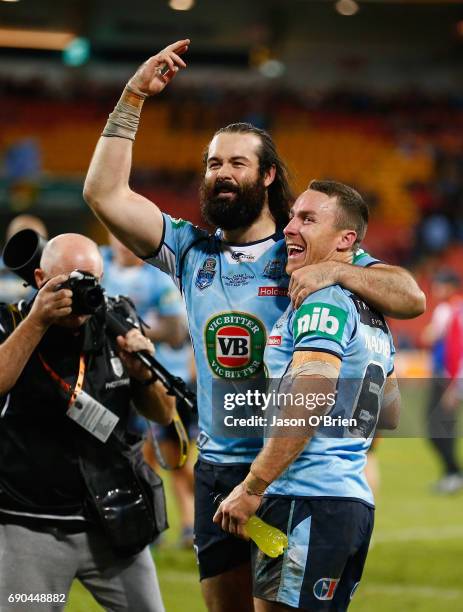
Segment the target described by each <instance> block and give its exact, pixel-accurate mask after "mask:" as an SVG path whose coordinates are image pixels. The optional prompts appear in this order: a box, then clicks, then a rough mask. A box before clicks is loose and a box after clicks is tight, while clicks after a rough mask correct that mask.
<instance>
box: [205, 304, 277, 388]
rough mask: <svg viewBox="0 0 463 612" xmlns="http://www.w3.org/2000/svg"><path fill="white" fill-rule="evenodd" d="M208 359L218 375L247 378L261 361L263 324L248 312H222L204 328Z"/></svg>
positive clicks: (259, 365)
mask: <svg viewBox="0 0 463 612" xmlns="http://www.w3.org/2000/svg"><path fill="white" fill-rule="evenodd" d="M205 339H206V351H207V360H208V362H209V365H210V367H211V369H212V370H213V372H214V373H215V374H216V375H217V376H220V377H221V378H246V377H248V376H252V375H253V374H254V373H255V372H257V370H258V369H259V368H260V367H261V365H262V360H263V351H264V347H265V342H266V334H265V331H264V326H263V325H262V323H261V322H260V321H259V319H257V318H255V317H252V316H251V315H248V314H247V313H239V312H236V313H235V312H230V313H221V314H220V315H216V316H214V317H212V318H211V319H209V321H208V322H207V325H206V329H205Z"/></svg>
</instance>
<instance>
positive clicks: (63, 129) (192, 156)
mask: <svg viewBox="0 0 463 612" xmlns="http://www.w3.org/2000/svg"><path fill="white" fill-rule="evenodd" d="M178 9H184V10H178ZM186 36H188V37H190V38H191V40H192V44H191V50H190V51H189V53H188V58H187V61H188V64H189V67H188V70H187V71H186V72H184V73H182V74H181V75H180V76H179V78H177V79H176V80H175V81H174V83H173V84H172V85H171V86H169V88H168V89H167V90H166V92H164V94H163V95H162V96H160V97H159V98H158V99H156V100H155V101H151V102H149V103H148V104H147V105H146V107H145V110H144V112H143V116H142V125H141V130H140V133H139V135H138V137H137V142H136V146H135V156H134V170H133V177H132V182H133V185H134V187H135V188H136V189H137V190H139V191H141V192H143V193H145V194H146V195H148V196H149V197H151V198H152V199H154V200H155V201H156V202H157V203H158V204H159V205H160V206H161V207H162V208H164V209H165V210H167V211H168V212H170V213H173V214H174V215H175V216H183V217H186V218H188V219H191V220H194V221H197V222H198V223H200V218H199V211H198V204H197V197H196V193H197V186H198V179H199V177H200V174H201V169H202V150H203V149H204V147H205V145H206V144H207V142H208V141H209V139H210V137H211V135H212V134H213V132H214V131H215V130H216V129H217V128H219V127H221V126H223V125H225V124H227V123H230V122H234V121H250V122H252V123H254V124H256V125H258V126H259V127H264V128H266V129H269V130H270V131H271V133H272V135H273V136H274V138H275V140H276V142H277V144H278V147H279V149H280V152H281V154H282V156H283V158H284V159H285V160H286V161H287V163H288V166H289V168H290V170H291V173H292V176H293V182H294V187H295V190H296V192H298V191H301V190H302V189H303V188H304V187H305V186H306V185H307V184H308V182H309V180H310V179H312V178H315V177H316V178H335V179H337V180H341V181H344V182H346V183H348V184H351V185H354V186H356V187H357V188H358V189H359V190H360V191H361V192H362V193H363V194H365V195H366V196H367V198H368V201H369V203H370V205H371V208H372V222H371V225H370V228H369V231H368V237H367V240H366V247H367V248H368V250H369V251H370V252H371V253H372V254H374V255H375V256H377V257H379V258H382V259H384V260H385V261H387V262H389V263H399V264H401V265H405V266H407V267H409V268H410V269H412V270H413V272H414V273H415V274H416V276H417V278H418V280H419V282H420V283H421V285H422V287H423V288H424V290H425V291H426V293H427V294H428V311H427V313H426V314H425V315H423V316H421V317H419V318H417V319H415V320H414V321H394V322H392V328H393V332H394V336H395V340H396V345H397V347H398V349H399V350H400V356H399V359H398V371H399V374H400V375H401V376H410V377H426V376H427V375H428V373H429V365H428V362H429V360H428V354H427V352H426V351H425V350H424V349H423V347H422V345H421V340H420V335H421V332H422V330H423V328H424V326H425V325H426V324H427V322H428V321H429V317H430V313H431V312H432V310H433V306H434V303H433V298H432V296H431V295H430V281H431V278H432V277H433V275H434V274H435V273H436V272H437V271H438V270H440V269H442V268H445V269H448V268H451V269H453V270H454V271H455V272H456V273H457V274H459V275H460V276H463V3H462V2H460V1H457V0H455V1H440V0H434V1H433V0H428V1H419V0H397V1H394V0H357V1H355V0H338V1H337V2H335V1H334V0H253V2H249V0H230V1H229V2H219V1H218V0H170V2H169V0H131V1H130V2H122V1H120V0H117V1H114V0H62V1H61V2H59V3H57V2H56V1H53V0H41V2H37V1H36V0H8V1H7V0H0V125H1V129H0V220H1V224H2V227H3V228H5V227H6V225H7V223H8V221H9V220H10V219H11V218H12V217H14V216H15V215H16V214H18V213H20V212H31V213H33V214H37V215H39V216H40V217H41V218H43V219H44V221H45V222H46V224H47V226H48V228H49V229H50V233H51V235H53V234H56V233H59V232H63V231H81V232H83V233H86V234H88V235H90V236H92V237H94V238H95V239H97V240H98V241H99V242H105V240H106V236H105V232H104V230H103V228H102V227H101V226H100V225H99V224H98V222H97V221H96V220H95V219H94V217H93V216H92V215H91V214H90V213H89V211H88V209H87V208H86V206H85V204H84V202H83V200H82V182H83V178H84V175H85V172H86V169H87V166H88V163H89V160H90V157H91V154H92V150H93V147H94V146H95V143H96V140H97V138H98V135H99V134H100V132H101V130H102V128H103V125H104V122H105V117H106V116H107V114H108V113H109V112H110V111H111V110H112V108H113V106H114V103H115V101H116V100H117V98H118V97H119V94H120V91H121V90H122V87H123V84H124V82H125V80H126V79H127V78H128V77H129V76H130V75H131V74H132V73H133V71H134V70H135V68H136V67H137V65H138V64H139V63H141V62H142V61H144V59H146V58H147V57H148V56H149V55H151V54H153V53H154V52H156V51H158V50H159V49H161V48H162V47H163V46H165V45H166V44H168V43H170V42H172V41H174V40H176V39H179V38H184V37H186ZM425 399H426V398H425V391H422V392H421V393H418V392H409V393H407V395H406V401H405V402H404V410H410V411H411V412H412V413H413V414H416V418H417V419H419V418H420V410H421V409H422V407H423V405H424V403H425ZM460 450H461V449H460ZM377 452H378V455H379V458H380V463H381V469H382V487H381V491H380V494H379V498H378V512H377V530H376V536H375V538H376V539H375V546H374V548H373V550H372V552H371V555H370V557H369V560H368V565H367V571H366V576H365V580H364V581H363V583H362V586H361V587H360V589H359V591H358V594H357V596H356V598H355V600H354V602H353V604H352V610H354V611H355V610H357V611H367V610H368V611H371V610H372V609H373V607H374V608H375V609H376V610H378V611H380V612H381V611H383V610H384V611H386V610H387V611H392V610H400V611H402V610H403V611H407V612H408V611H410V610H419V611H431V610H432V611H435V610H436V609H437V607H438V606H440V607H445V609H446V610H451V611H458V610H463V587H462V584H463V581H462V576H461V558H462V554H463V521H462V512H461V503H462V499H463V496H462V495H456V496H453V497H451V498H437V497H435V496H433V495H432V493H431V491H430V484H431V483H432V481H433V480H435V478H437V475H438V466H437V463H436V460H435V459H434V456H433V455H432V453H431V451H430V450H429V448H428V446H427V444H426V442H425V441H424V440H422V439H414V440H410V439H409V440H384V441H383V442H382V443H381V444H380V446H379V449H378V451H377ZM171 523H172V524H173V530H171V531H175V525H176V517H175V512H174V511H173V513H172V518H171ZM174 541H175V537H174V536H173V535H168V536H167V538H166V541H165V542H164V544H163V546H161V547H160V548H159V549H158V550H156V552H155V555H156V559H157V563H158V567H159V571H160V576H161V581H162V585H163V590H164V595H165V599H166V604H167V609H168V610H169V611H170V610H173V611H176V610H189V611H190V610H191V611H195V610H198V611H199V610H203V609H204V608H203V604H202V602H201V599H200V595H199V588H198V585H197V580H196V573H195V572H196V570H195V562H194V559H193V556H192V554H190V553H189V552H185V551H178V550H176V549H175V547H174V545H173V542H174ZM68 609H69V610H72V611H74V612H77V611H78V610H82V611H83V610H85V611H88V610H93V609H95V610H96V609H98V608H97V606H96V604H93V603H92V601H91V599H90V597H89V596H87V595H86V593H85V592H84V591H83V590H82V589H80V588H77V589H75V590H74V591H73V596H72V601H71V603H70V605H69V607H68Z"/></svg>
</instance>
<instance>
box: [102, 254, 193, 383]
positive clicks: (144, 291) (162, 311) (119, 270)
mask: <svg viewBox="0 0 463 612" xmlns="http://www.w3.org/2000/svg"><path fill="white" fill-rule="evenodd" d="M100 252H101V254H102V257H103V263H104V274H103V279H102V281H101V284H102V286H103V287H104V288H105V289H106V291H107V292H108V294H109V295H111V296H116V295H126V296H127V297H129V298H130V299H131V300H132V301H133V303H134V304H135V307H136V309H137V312H138V314H139V315H140V317H141V318H142V319H144V320H146V322H147V323H149V318H150V315H153V314H154V315H155V316H156V315H159V316H161V317H169V316H185V317H186V312H185V306H184V304H183V300H182V297H181V295H180V293H179V291H178V289H177V287H176V286H175V284H174V283H173V282H172V280H171V279H170V278H169V277H168V276H167V275H166V274H163V273H162V272H161V271H160V270H157V269H156V268H153V267H152V266H148V265H147V264H143V265H142V266H130V267H124V266H120V265H118V264H117V263H116V262H115V261H114V258H113V253H112V250H111V248H110V247H107V246H105V247H101V248H100ZM190 351H191V347H190V345H189V343H188V342H186V343H185V345H183V346H182V347H180V348H179V349H173V348H172V347H170V346H169V345H167V344H165V343H163V342H161V343H158V344H157V345H156V355H155V357H156V359H157V360H158V361H159V362H160V363H161V364H162V365H163V366H164V367H165V368H167V370H169V372H171V373H172V374H174V375H175V376H180V377H181V378H183V380H185V381H187V382H188V381H189V380H190V378H191V371H190V370H191V368H190V356H191V352H190Z"/></svg>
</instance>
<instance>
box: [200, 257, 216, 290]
mask: <svg viewBox="0 0 463 612" xmlns="http://www.w3.org/2000/svg"><path fill="white" fill-rule="evenodd" d="M216 266H217V261H216V260H215V257H208V258H207V259H205V260H204V263H203V265H202V266H201V268H200V269H199V270H198V274H197V275H196V282H195V285H196V287H198V289H199V290H200V291H202V290H203V289H206V287H209V285H211V284H212V281H213V280H214V276H215V272H216V270H215V268H216Z"/></svg>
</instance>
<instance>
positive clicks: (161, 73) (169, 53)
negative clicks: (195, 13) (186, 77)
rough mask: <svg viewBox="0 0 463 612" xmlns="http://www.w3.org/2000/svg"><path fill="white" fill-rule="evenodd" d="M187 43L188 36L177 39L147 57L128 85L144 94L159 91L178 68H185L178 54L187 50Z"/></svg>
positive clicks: (188, 43) (154, 93)
mask: <svg viewBox="0 0 463 612" xmlns="http://www.w3.org/2000/svg"><path fill="white" fill-rule="evenodd" d="M189 45H190V39H189V38H185V39H183V40H178V41H177V42H175V43H173V44H171V45H168V46H167V47H165V48H164V49H163V50H162V51H159V53H157V54H156V55H153V56H152V57H150V58H149V59H147V60H146V62H144V63H143V64H142V65H141V66H140V67H139V68H138V70H137V72H136V73H135V74H134V75H133V77H132V78H131V79H130V81H129V83H128V85H129V87H131V88H132V89H133V90H134V91H135V92H136V93H139V94H142V95H144V96H154V95H156V94H158V93H160V92H161V91H162V90H163V89H164V88H165V87H166V85H167V84H168V83H170V81H171V80H172V79H173V78H174V76H175V75H176V74H177V72H178V71H179V70H180V69H182V68H186V63H185V62H184V61H183V59H182V58H181V57H180V55H182V54H183V53H185V52H186V51H188V47H189Z"/></svg>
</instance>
